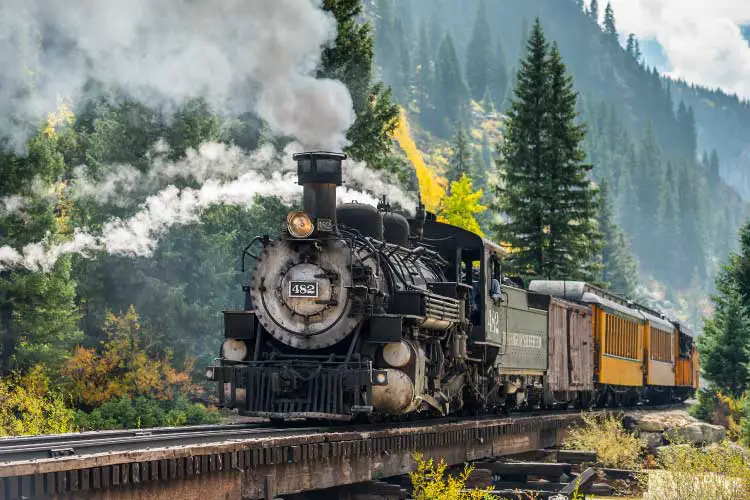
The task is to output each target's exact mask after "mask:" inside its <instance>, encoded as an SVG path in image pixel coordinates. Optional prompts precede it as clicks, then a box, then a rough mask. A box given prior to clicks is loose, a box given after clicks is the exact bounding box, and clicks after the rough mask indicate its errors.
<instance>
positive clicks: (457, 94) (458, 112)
mask: <svg viewBox="0 0 750 500" xmlns="http://www.w3.org/2000/svg"><path fill="white" fill-rule="evenodd" d="M468 97H469V92H468V90H467V88H466V83H465V82H464V79H463V73H462V72H461V65H460V63H459V62H458V56H457V55H456V48H455V47H454V46H453V40H452V39H451V37H450V35H446V37H445V38H444V39H443V42H442V43H441V44H440V51H439V53H438V58H437V61H436V64H435V101H434V104H435V112H436V118H437V119H438V123H437V128H436V130H435V133H436V134H438V135H439V136H441V137H449V136H450V134H451V132H452V129H453V124H454V123H456V122H458V121H462V120H463V119H464V118H465V114H466V107H467V101H468Z"/></svg>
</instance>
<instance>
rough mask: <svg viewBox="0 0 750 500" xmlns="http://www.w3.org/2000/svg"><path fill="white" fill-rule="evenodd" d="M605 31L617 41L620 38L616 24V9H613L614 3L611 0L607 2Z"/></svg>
mask: <svg viewBox="0 0 750 500" xmlns="http://www.w3.org/2000/svg"><path fill="white" fill-rule="evenodd" d="M604 33H605V34H606V35H608V36H610V37H612V39H613V40H615V41H617V40H618V39H619V38H620V35H619V34H618V33H617V26H616V24H615V11H614V10H613V9H612V4H611V3H609V2H607V7H606V8H605V9H604Z"/></svg>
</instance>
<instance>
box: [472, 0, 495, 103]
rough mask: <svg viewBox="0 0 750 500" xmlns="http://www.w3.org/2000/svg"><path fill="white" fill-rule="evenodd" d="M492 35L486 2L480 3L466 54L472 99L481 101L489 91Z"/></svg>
mask: <svg viewBox="0 0 750 500" xmlns="http://www.w3.org/2000/svg"><path fill="white" fill-rule="evenodd" d="M491 46H492V35H491V33H490V24H489V21H488V20H487V8H486V7H485V3H484V0H482V1H481V2H480V3H479V9H478V10H477V20H476V23H475V24H474V33H473V34H472V36H471V41H470V42H469V47H468V49H467V54H466V82H467V83H468V84H469V90H470V91H471V97H472V99H474V100H475V101H480V100H481V99H482V98H483V97H484V94H485V91H486V90H487V84H488V81H489V78H490V74H489V71H490V69H491V66H490V48H491Z"/></svg>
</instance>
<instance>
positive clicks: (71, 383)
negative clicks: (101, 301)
mask: <svg viewBox="0 0 750 500" xmlns="http://www.w3.org/2000/svg"><path fill="white" fill-rule="evenodd" d="M104 326H105V330H106V332H107V336H108V338H107V340H105V341H104V342H102V345H101V348H100V349H99V350H97V349H87V348H85V347H81V346H78V347H77V348H76V351H75V354H74V355H73V357H72V358H70V359H69V360H68V362H67V363H66V365H65V366H64V367H63V370H62V371H63V375H64V377H65V379H66V384H67V386H68V390H69V392H70V395H71V397H72V398H73V401H74V402H75V403H76V405H80V406H84V407H89V408H93V407H97V406H100V405H101V404H102V403H105V402H107V401H110V400H113V399H117V398H121V397H123V396H130V397H131V398H135V397H137V396H148V397H151V398H154V399H160V400H171V399H173V398H174V396H175V395H176V394H177V393H181V394H185V395H189V394H194V393H195V392H196V391H197V388H196V387H195V386H194V385H193V384H192V383H191V381H190V375H189V372H190V371H191V369H192V361H188V362H186V366H185V367H184V370H183V371H178V370H176V369H175V368H174V367H172V364H171V356H170V354H169V353H168V352H167V353H164V354H162V355H161V356H154V355H149V354H148V353H147V352H146V350H145V348H144V346H143V334H142V331H141V325H140V323H139V321H138V314H137V313H136V311H135V308H134V307H133V306H130V309H128V311H127V312H126V313H124V314H121V315H115V314H112V313H110V314H109V316H108V317H107V319H106V320H105V325H104Z"/></svg>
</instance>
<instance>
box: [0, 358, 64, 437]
mask: <svg viewBox="0 0 750 500" xmlns="http://www.w3.org/2000/svg"><path fill="white" fill-rule="evenodd" d="M73 417H74V415H73V410H72V409H70V408H69V407H68V406H67V405H66V403H65V398H64V397H63V395H62V394H61V393H60V392H58V391H56V390H54V389H53V388H52V387H51V382H50V378H49V376H48V374H47V371H46V370H45V369H44V367H42V366H41V365H36V366H34V367H33V368H32V369H31V370H29V371H28V372H27V373H26V374H24V375H20V374H18V373H13V374H11V375H9V376H7V377H4V378H0V436H22V435H33V434H61V433H65V432H71V431H72V430H73Z"/></svg>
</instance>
